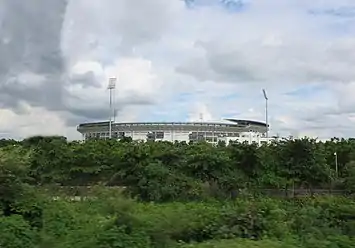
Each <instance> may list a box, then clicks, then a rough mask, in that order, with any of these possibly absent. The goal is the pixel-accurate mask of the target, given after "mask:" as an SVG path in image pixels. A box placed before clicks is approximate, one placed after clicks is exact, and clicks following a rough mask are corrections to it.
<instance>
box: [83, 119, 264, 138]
mask: <svg viewBox="0 0 355 248" xmlns="http://www.w3.org/2000/svg"><path fill="white" fill-rule="evenodd" d="M111 126H112V137H113V138H122V137H131V138H132V139H133V140H165V141H186V142H189V141H199V140H205V141H207V142H212V143H214V142H218V138H219V137H241V138H243V137H249V136H251V133H252V134H253V135H252V136H253V137H254V136H258V137H263V136H264V134H265V133H266V130H267V127H266V124H265V123H263V122H258V121H251V120H239V119H238V120H237V119H225V120H221V121H195V122H120V123H112V125H111ZM77 130H78V132H80V133H81V134H82V135H83V138H84V139H85V140H86V139H91V138H108V137H109V122H108V121H106V122H95V123H83V124H80V125H78V127H77Z"/></svg>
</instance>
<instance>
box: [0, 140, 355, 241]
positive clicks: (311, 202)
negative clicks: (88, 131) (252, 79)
mask: <svg viewBox="0 0 355 248" xmlns="http://www.w3.org/2000/svg"><path fill="white" fill-rule="evenodd" d="M0 147H1V149H0V247H1V248H3V247H4V248H22V247H23V248H32V247H38V248H39V247H43V248H45V247H54V248H56V247H57V248H69V247H78V248H94V247H99V248H101V247H102V248H111V247H114V248H120V247H127V248H136V247H137V248H140V247H142V248H143V247H147V248H150V247H151V248H160V247H167V248H174V247H176V248H178V247H180V248H188V247H192V248H209V247H211V248H212V247H216V248H234V247H235V248H239V247H247V248H248V247H253V248H254V247H265V248H269V247H270V248H271V247H286V248H287V247H310V248H311V247H312V248H313V247H320V248H322V247H329V248H330V247H339V248H340V247H343V248H347V247H355V200H354V198H353V196H352V193H353V191H354V190H355V141H354V140H344V139H342V140H337V139H334V140H332V141H328V142H316V141H315V140H312V139H298V140H283V141H280V142H277V143H276V142H275V143H272V144H269V145H263V146H261V147H258V146H256V145H255V146H254V145H248V144H238V143H233V144H229V145H226V144H222V143H221V144H218V146H212V145H209V144H206V143H196V144H185V143H175V144H173V143H169V142H148V143H137V142H132V141H130V140H123V141H115V140H107V141H104V140H93V141H88V142H85V143H82V142H67V141H66V139H65V138H62V137H33V138H30V139H26V140H24V141H21V142H16V141H11V140H2V141H0ZM334 152H336V153H337V166H336V163H335V158H336V157H335V156H334ZM59 186H63V187H64V188H66V187H68V188H69V189H71V187H74V188H76V187H77V186H85V187H86V188H89V189H90V190H88V191H87V192H84V193H83V192H81V195H82V196H87V197H82V198H81V200H79V201H73V200H72V199H71V198H70V197H68V196H69V195H68V194H69V193H68V192H66V194H65V193H64V194H63V193H62V192H61V191H59V190H58V189H59V188H58V187H59ZM89 186H90V187H89ZM108 186H115V187H113V188H112V187H108ZM266 189H268V190H269V191H268V192H269V193H266V191H265V190H266ZM299 189H304V190H307V191H308V192H309V194H308V196H307V197H296V196H294V195H293V194H291V195H290V192H297V190H299ZM317 189H323V190H325V191H326V192H328V193H327V194H328V195H325V196H324V195H323V196H318V195H317V194H314V193H316V192H317ZM270 192H278V193H277V194H274V195H273V194H270ZM280 192H281V193H280ZM334 192H341V195H338V196H334V195H332V194H333V193H334ZM76 193H78V192H76ZM58 196H59V198H58ZM274 196H276V197H274ZM280 196H281V197H280ZM284 196H288V197H284Z"/></svg>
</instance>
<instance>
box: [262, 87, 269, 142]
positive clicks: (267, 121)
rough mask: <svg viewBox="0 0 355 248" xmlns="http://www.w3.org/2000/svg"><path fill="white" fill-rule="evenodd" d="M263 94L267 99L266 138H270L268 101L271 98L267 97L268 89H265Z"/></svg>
mask: <svg viewBox="0 0 355 248" xmlns="http://www.w3.org/2000/svg"><path fill="white" fill-rule="evenodd" d="M263 95H264V99H265V122H266V138H267V139H268V138H269V116H268V101H269V98H268V97H267V94H266V90H265V89H263Z"/></svg>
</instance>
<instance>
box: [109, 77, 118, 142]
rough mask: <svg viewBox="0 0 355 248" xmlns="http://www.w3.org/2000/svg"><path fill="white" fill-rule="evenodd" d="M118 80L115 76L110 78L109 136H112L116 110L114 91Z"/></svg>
mask: <svg viewBox="0 0 355 248" xmlns="http://www.w3.org/2000/svg"><path fill="white" fill-rule="evenodd" d="M116 81H117V79H116V78H115V77H112V78H110V79H109V80H108V86H107V89H108V90H109V91H110V118H109V120H110V122H109V138H110V139H111V138H112V115H114V113H113V112H114V110H113V108H112V91H113V90H114V89H115V88H116Z"/></svg>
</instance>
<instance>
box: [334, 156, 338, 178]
mask: <svg viewBox="0 0 355 248" xmlns="http://www.w3.org/2000/svg"><path fill="white" fill-rule="evenodd" d="M334 157H335V175H336V177H338V154H337V153H336V152H334Z"/></svg>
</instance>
